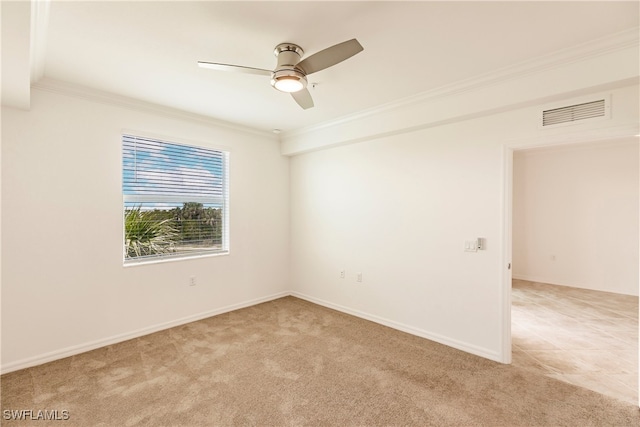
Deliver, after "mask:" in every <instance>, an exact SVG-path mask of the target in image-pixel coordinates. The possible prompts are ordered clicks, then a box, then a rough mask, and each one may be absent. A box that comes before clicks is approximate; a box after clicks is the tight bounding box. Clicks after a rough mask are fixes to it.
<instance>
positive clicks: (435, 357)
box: [1, 297, 640, 426]
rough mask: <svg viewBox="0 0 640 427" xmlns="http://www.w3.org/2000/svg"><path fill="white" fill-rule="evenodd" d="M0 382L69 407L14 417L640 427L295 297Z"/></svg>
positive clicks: (598, 403)
mask: <svg viewBox="0 0 640 427" xmlns="http://www.w3.org/2000/svg"><path fill="white" fill-rule="evenodd" d="M1 379H2V387H1V389H2V409H3V415H4V414H5V412H4V410H17V409H34V410H38V409H47V410H58V411H62V410H66V411H68V413H69V416H70V419H69V420H68V421H49V422H47V421H37V422H35V421H30V422H25V421H7V420H4V419H3V425H37V426H45V425H56V426H64V425H73V426H137V425H146V426H215V425H220V426H231V425H256V426H290V425H291V426H293V425H310V426H377V425H388V426H391V425H403V426H429V425H433V426H475V425H483V426H562V425H567V426H638V425H640V412H639V411H638V408H637V407H635V406H634V405H630V404H627V403H624V402H621V401H618V400H615V399H612V398H608V397H605V396H603V395H600V394H597V393H595V392H592V391H589V390H586V389H583V388H580V387H576V386H573V385H571V384H566V383H563V382H560V381H557V380H555V379H552V378H548V377H545V376H544V375H540V374H537V373H535V372H532V371H529V370H525V369H521V368H518V367H514V366H509V365H502V364H500V363H495V362H492V361H489V360H486V359H482V358H480V357H477V356H473V355H470V354H467V353H464V352H461V351H458V350H455V349H452V348H449V347H446V346H443V345H439V344H436V343H434V342H431V341H428V340H425V339H422V338H418V337H415V336H412V335H409V334H405V333H402V332H399V331H395V330H393V329H390V328H386V327H384V326H380V325H377V324H375V323H371V322H368V321H365V320H362V319H358V318H355V317H352V316H349V315H345V314H342V313H339V312H336V311H333V310H329V309H327V308H324V307H320V306H317V305H315V304H311V303H309V302H306V301H303V300H300V299H297V298H293V297H287V298H282V299H279V300H275V301H272V302H268V303H264V304H260V305H257V306H254V307H249V308H246V309H242V310H238V311H235V312H231V313H227V314H223V315H219V316H215V317H211V318H209V319H205V320H202V321H198V322H194V323H190V324H187V325H184V326H180V327H176V328H172V329H169V330H166V331H162V332H158V333H155V334H151V335H148V336H145V337H142V338H138V339H134V340H130V341H127V342H124V343H120V344H117V345H113V346H109V347H105V348H101V349H98V350H94V351H91V352H88V353H84V354H81V355H77V356H73V357H70V358H66V359H63V360H59V361H56V362H52V363H48V364H45V365H41V366H38V367H34V368H30V369H25V370H22V371H17V372H13V373H9V374H6V375H4V376H2V378H1ZM3 418H4V416H3Z"/></svg>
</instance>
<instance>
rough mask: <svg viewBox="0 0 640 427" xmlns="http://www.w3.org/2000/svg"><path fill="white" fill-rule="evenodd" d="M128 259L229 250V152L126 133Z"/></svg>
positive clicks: (124, 177) (124, 169)
mask: <svg viewBox="0 0 640 427" xmlns="http://www.w3.org/2000/svg"><path fill="white" fill-rule="evenodd" d="M122 194H123V201H124V261H125V264H128V263H135V262H139V261H147V260H156V259H172V258H180V257H185V256H193V255H203V254H219V253H227V252H228V241H229V236H228V225H227V224H228V217H227V216H228V215H227V206H228V153H226V152H224V151H217V150H211V149H207V148H202V147H193V146H188V145H182V144H176V143H171V142H165V141H159V140H156V139H150V138H142V137H136V136H130V135H123V137H122Z"/></svg>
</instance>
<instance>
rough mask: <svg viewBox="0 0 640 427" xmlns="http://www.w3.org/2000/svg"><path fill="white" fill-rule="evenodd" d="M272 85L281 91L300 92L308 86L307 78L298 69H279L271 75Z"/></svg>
mask: <svg viewBox="0 0 640 427" xmlns="http://www.w3.org/2000/svg"><path fill="white" fill-rule="evenodd" d="M271 86H273V87H274V88H276V89H278V90H279V91H281V92H287V93H293V92H299V91H301V90H302V89H304V88H305V87H307V78H306V77H305V76H304V74H302V73H301V72H299V71H298V70H291V69H288V70H279V71H275V72H274V73H273V75H272V76H271Z"/></svg>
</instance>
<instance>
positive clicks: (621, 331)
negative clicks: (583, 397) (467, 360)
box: [505, 137, 640, 404]
mask: <svg viewBox="0 0 640 427" xmlns="http://www.w3.org/2000/svg"><path fill="white" fill-rule="evenodd" d="M637 141H638V140H637V138H633V137H629V138H621V139H617V140H608V141H598V142H592V143H580V144H570V145H554V146H547V147H542V148H540V147H536V148H531V147H529V148H526V149H513V148H509V149H508V150H507V152H508V153H507V154H508V156H507V157H510V159H507V160H509V161H508V162H507V165H506V166H512V169H509V168H506V169H507V172H508V173H507V176H510V177H511V182H510V183H509V185H512V187H511V188H512V189H513V190H512V193H511V194H512V199H511V206H510V209H511V212H509V214H510V215H512V216H511V217H509V216H508V218H509V221H507V222H512V226H511V229H510V230H509V231H508V232H507V235H509V236H510V240H509V239H508V240H509V241H507V242H505V243H507V245H506V246H507V252H508V253H510V255H511V256H510V257H508V258H507V259H508V260H510V261H511V260H512V262H513V270H512V271H509V274H507V276H508V280H509V283H510V282H511V279H512V276H513V288H512V289H510V293H509V295H508V297H509V298H508V300H509V305H510V306H511V307H510V309H511V308H512V310H510V313H509V314H510V319H509V325H510V327H511V331H510V333H511V334H512V335H511V342H510V343H507V341H509V340H508V339H507V340H505V344H510V347H511V348H510V351H512V353H511V355H512V363H513V364H514V365H515V366H521V367H525V368H527V369H534V370H537V371H539V372H541V373H544V374H545V375H548V376H551V377H554V378H556V379H559V380H562V381H566V382H571V383H573V384H576V385H579V386H582V387H586V388H590V389H592V390H595V391H598V392H601V393H603V394H607V395H610V396H612V397H616V398H618V399H621V400H625V401H628V402H635V403H636V404H637V403H638V380H637V378H638V308H637V304H638V302H637V301H638V298H637V295H638V270H639V267H638V254H637V251H638V235H639V234H640V233H639V232H638V193H639V192H638V177H639V176H640V174H639V172H638V157H639V155H638V142H637ZM625 150H626V151H625ZM630 153H631V154H630ZM615 156H618V157H617V160H615V159H614V158H615ZM621 156H622V157H621ZM523 159H524V160H523ZM608 161H611V162H612V163H611V164H609V165H608V167H609V170H606V166H607V162H608ZM625 165H626V166H625ZM630 167H631V168H632V169H629V168H630ZM527 168H528V170H526V169H527ZM598 168H599V169H601V170H597V169H598ZM630 171H632V173H630ZM625 173H626V175H625ZM621 180H622V181H621ZM523 181H526V182H524V183H523ZM623 190H624V191H623ZM625 191H626V193H625ZM630 192H631V194H632V195H631V196H630ZM623 193H624V194H623ZM625 197H626V199H625ZM629 197H632V198H633V200H634V201H633V205H634V206H633V207H632V209H631V208H629V203H628V201H629ZM507 198H508V197H507ZM523 199H524V200H523ZM625 200H626V202H627V204H625V203H623V202H624V201H625ZM620 203H622V204H620ZM630 209H631V211H629V210H630ZM511 219H512V221H511ZM630 221H631V224H632V225H631V226H629V223H630ZM625 224H626V225H625ZM625 227H627V228H626V237H620V233H622V232H624V231H625ZM629 231H631V233H630V232H629ZM616 236H617V237H616ZM620 240H624V241H623V242H621V241H620ZM625 245H626V246H625ZM621 254H622V255H621ZM625 254H629V255H630V256H628V257H626V258H625ZM584 288H586V289H584Z"/></svg>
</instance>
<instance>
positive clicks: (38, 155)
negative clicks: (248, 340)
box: [2, 90, 290, 372]
mask: <svg viewBox="0 0 640 427" xmlns="http://www.w3.org/2000/svg"><path fill="white" fill-rule="evenodd" d="M32 95H33V97H32V103H31V111H22V110H17V109H12V108H3V109H2V206H3V212H2V229H3V233H2V256H3V258H2V367H3V371H5V372H6V371H8V370H13V369H17V368H20V367H24V366H28V365H30V364H37V363H42V362H44V361H46V360H49V359H55V358H58V357H60V356H63V355H68V354H72V353H75V352H78V351H82V350H86V349H87V348H90V347H95V346H100V345H104V344H107V343H110V342H113V341H118V340H121V339H123V338H128V337H131V336H135V335H139V334H142V333H144V332H149V331H150V330H153V329H155V328H159V327H166V326H169V325H171V324H175V323H176V322H178V323H179V322H184V321H186V320H193V319H194V318H197V317H199V316H206V315H209V314H213V313H216V312H219V311H221V310H227V309H229V308H232V307H237V306H240V305H243V304H250V303H254V302H256V301H260V300H264V299H269V298H273V297H274V296H278V295H283V293H284V292H285V291H288V290H289V288H290V287H289V280H288V255H289V253H288V241H289V228H288V227H289V211H288V204H289V194H288V191H289V189H288V178H289V161H288V159H287V158H286V157H283V156H281V155H280V153H279V147H278V144H277V142H276V141H275V140H274V139H273V138H272V137H270V136H268V135H260V134H257V133H249V132H242V131H237V130H231V129H228V128H224V127H216V126H213V125H211V124H209V123H206V122H198V121H191V120H185V119H180V118H176V117H174V116H170V115H164V114H156V113H151V112H149V111H146V112H145V111H141V110H134V109H131V108H124V107H120V106H115V105H109V104H105V103H97V102H93V101H90V100H84V99H79V98H76V97H69V96H65V95H61V94H54V93H48V92H44V91H41V90H34V91H33V92H32ZM123 129H126V130H134V131H135V130H139V131H142V132H146V133H151V134H154V135H158V136H161V137H164V138H167V139H169V140H171V139H175V140H177V141H183V142H193V143H195V144H202V145H207V146H208V145H211V146H212V147H222V148H226V149H228V150H229V151H230V164H231V166H230V187H231V188H230V217H231V218H230V221H231V222H230V227H231V230H230V232H231V234H230V236H231V240H230V247H231V254H230V255H229V256H218V257H206V258H200V259H191V260H181V261H174V262H168V263H161V264H152V265H141V266H132V267H126V268H125V267H123V263H122V233H123V232H122V193H121V174H122V163H121V161H122V160H121V149H122V148H121V133H122V130H123ZM190 276H196V278H197V282H198V283H197V285H196V286H195V287H189V286H188V280H189V277H190Z"/></svg>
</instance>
